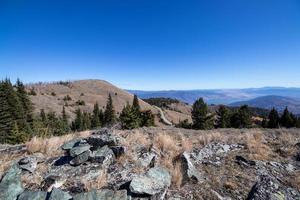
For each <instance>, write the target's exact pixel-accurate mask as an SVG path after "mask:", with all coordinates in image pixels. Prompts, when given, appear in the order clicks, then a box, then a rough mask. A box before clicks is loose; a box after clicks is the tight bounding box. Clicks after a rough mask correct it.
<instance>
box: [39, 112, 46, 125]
mask: <svg viewBox="0 0 300 200" xmlns="http://www.w3.org/2000/svg"><path fill="white" fill-rule="evenodd" d="M40 118H41V121H42V122H43V123H44V124H46V123H47V116H46V113H45V110H44V109H41V110H40Z"/></svg>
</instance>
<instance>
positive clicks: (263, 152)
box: [245, 132, 272, 160]
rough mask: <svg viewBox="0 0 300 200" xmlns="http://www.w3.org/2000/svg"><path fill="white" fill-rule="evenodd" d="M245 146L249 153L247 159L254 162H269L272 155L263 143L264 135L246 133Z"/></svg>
mask: <svg viewBox="0 0 300 200" xmlns="http://www.w3.org/2000/svg"><path fill="white" fill-rule="evenodd" d="M245 138H246V146H247V148H248V150H249V152H250V154H249V158H250V159H254V160H269V159H270V156H271V154H272V150H271V148H270V147H269V146H268V145H266V144H265V143H264V141H265V139H264V135H263V134H262V133H261V132H255V133H246V134H245Z"/></svg>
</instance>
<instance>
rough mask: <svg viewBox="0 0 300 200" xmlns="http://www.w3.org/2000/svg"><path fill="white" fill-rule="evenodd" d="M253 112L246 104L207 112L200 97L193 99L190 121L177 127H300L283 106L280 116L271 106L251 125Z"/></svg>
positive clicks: (298, 122) (222, 107)
mask: <svg viewBox="0 0 300 200" xmlns="http://www.w3.org/2000/svg"><path fill="white" fill-rule="evenodd" d="M253 116H254V115H253V113H252V112H251V109H250V108H249V107H248V106H247V105H243V106H241V107H239V108H237V109H229V108H228V107H226V106H224V105H221V106H219V108H218V110H217V111H216V113H215V114H212V113H210V112H209V109H208V105H207V104H206V103H205V102H204V100H203V99H202V98H200V99H198V100H197V101H195V103H194V104H193V108H192V121H193V123H189V122H188V120H184V121H181V122H180V123H179V124H178V127H182V128H194V129H213V128H250V127H252V126H261V127H264V128H279V127H286V128H291V127H300V118H299V117H296V116H295V115H293V114H292V113H290V112H289V111H288V109H287V108H285V110H284V112H283V114H282V115H281V116H280V115H279V113H278V112H277V110H276V109H275V108H273V109H272V110H271V111H270V112H269V114H268V116H267V117H264V118H263V121H262V122H261V123H256V124H255V125H253V120H252V117H253Z"/></svg>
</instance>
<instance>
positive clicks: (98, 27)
mask: <svg viewBox="0 0 300 200" xmlns="http://www.w3.org/2000/svg"><path fill="white" fill-rule="evenodd" d="M4 77H10V78H11V79H12V80H15V79H16V77H20V78H21V79H22V80H23V81H25V82H36V81H52V80H68V79H72V80H74V79H87V78H93V79H104V80H107V81H110V82H112V83H113V84H116V85H117V86H119V87H121V88H126V89H144V90H161V89H198V88H199V89H202V88H207V89H208V88H243V87H262V86H290V87H300V1H299V0H205V1H204V0H196V1H188V0H187V1H182V0H180V1H177V0H170V1H168V0H147V1H146V0H118V1H117V0H105V1H104V0H103V1H101V0H98V1H89V0H85V1H83V0H82V1H79V0H69V1H66V0H49V1H47V0H35V1H33V0H0V78H4Z"/></svg>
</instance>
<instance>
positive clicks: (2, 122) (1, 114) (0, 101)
mask: <svg viewBox="0 0 300 200" xmlns="http://www.w3.org/2000/svg"><path fill="white" fill-rule="evenodd" d="M13 121H14V117H13V115H12V113H11V110H10V106H9V104H8V101H7V96H6V89H5V85H4V82H3V81H1V82H0V143H7V137H8V136H9V133H10V131H11V130H12V127H13V124H14V122H13Z"/></svg>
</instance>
